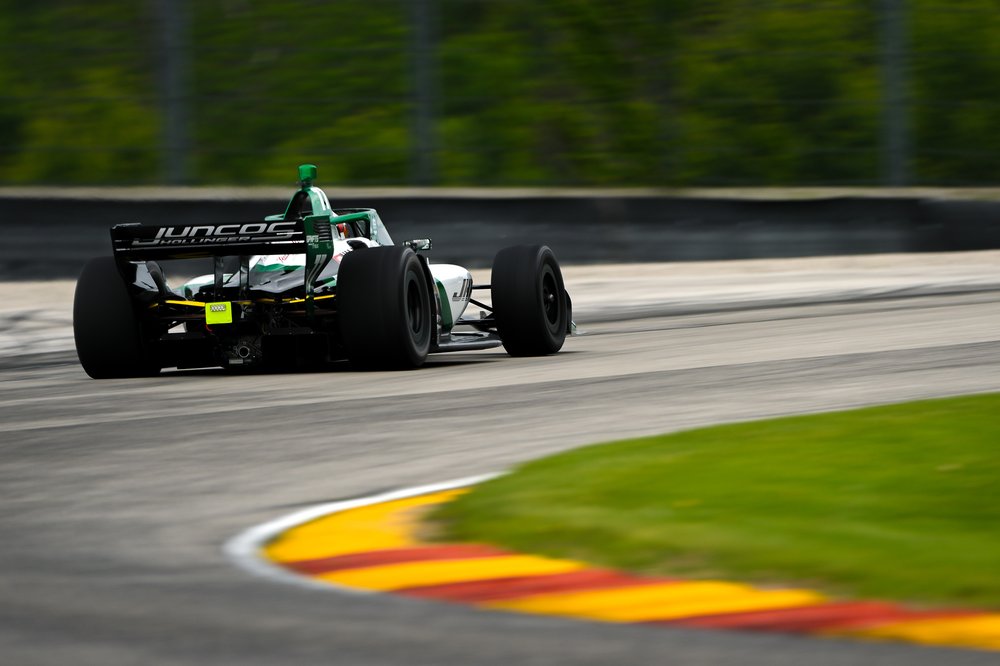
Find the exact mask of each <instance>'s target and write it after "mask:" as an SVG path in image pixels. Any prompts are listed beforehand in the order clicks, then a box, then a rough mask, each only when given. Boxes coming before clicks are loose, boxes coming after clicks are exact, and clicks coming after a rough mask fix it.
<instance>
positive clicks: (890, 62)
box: [880, 0, 910, 187]
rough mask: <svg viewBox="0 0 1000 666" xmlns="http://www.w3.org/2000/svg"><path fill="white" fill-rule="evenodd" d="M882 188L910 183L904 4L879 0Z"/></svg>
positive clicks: (906, 46) (900, 1)
mask: <svg viewBox="0 0 1000 666" xmlns="http://www.w3.org/2000/svg"><path fill="white" fill-rule="evenodd" d="M880 10H881V15H882V16H881V19H882V20H881V24H882V31H881V32H882V34H881V42H882V44H881V46H882V149H881V153H882V158H881V162H882V169H881V170H882V184H883V185H886V186H893V187H900V186H903V185H908V184H909V182H910V174H909V166H910V145H909V143H910V139H909V117H908V116H909V104H908V102H909V95H908V82H907V71H906V70H907V49H908V45H907V30H906V0H881V2H880Z"/></svg>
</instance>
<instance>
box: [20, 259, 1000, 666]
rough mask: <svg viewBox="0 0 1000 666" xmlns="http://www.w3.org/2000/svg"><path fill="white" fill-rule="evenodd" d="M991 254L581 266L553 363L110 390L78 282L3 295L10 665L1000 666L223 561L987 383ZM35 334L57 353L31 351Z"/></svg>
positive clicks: (999, 383) (995, 372) (992, 345)
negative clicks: (650, 437)
mask: <svg viewBox="0 0 1000 666" xmlns="http://www.w3.org/2000/svg"><path fill="white" fill-rule="evenodd" d="M997 258H998V257H997V255H996V254H993V253H975V254H961V255H953V256H945V255H920V256H918V257H907V256H895V255H894V256H891V257H884V258H877V257H852V258H836V259H835V258H830V259H818V260H790V261H787V262H777V263H770V262H759V263H758V262H746V263H739V264H716V265H713V264H705V265H699V266H696V265H693V264H683V265H663V266H653V265H650V266H643V267H642V268H641V269H640V270H635V267H624V268H613V267H604V268H600V269H599V270H595V269H594V268H592V267H568V268H567V270H566V275H567V283H568V285H569V287H570V289H572V290H573V292H574V296H575V298H576V302H577V304H578V306H577V320H578V322H579V324H580V327H581V328H582V329H584V330H585V331H587V334H586V335H583V336H579V337H575V338H572V339H570V340H569V341H567V344H566V346H565V348H564V350H563V352H561V353H559V354H556V355H553V356H549V357H544V358H530V359H518V358H510V357H508V356H507V355H506V354H504V353H503V351H502V350H494V351H488V352H482V353H466V354H456V355H450V356H448V355H442V356H437V357H432V359H431V360H430V362H429V363H428V364H427V366H426V367H424V368H422V369H420V370H417V371H413V372H367V373H364V372H354V371H352V370H351V369H350V368H348V367H346V366H338V367H335V368H333V369H332V370H330V371H325V372H306V373H298V374H248V375H239V374H235V375H234V374H226V373H224V372H222V371H219V370H203V371H187V372H176V371H168V372H164V373H163V374H162V375H161V376H158V377H154V378H147V379H134V380H108V381H94V380H90V379H89V378H87V377H86V375H84V373H83V371H82V369H81V368H80V367H79V365H78V364H77V363H76V359H75V355H74V354H73V352H72V351H71V346H69V345H70V344H71V343H70V338H69V337H68V336H69V319H68V310H67V308H68V305H69V302H70V300H71V295H72V287H73V285H72V284H71V283H66V282H63V283H44V284H39V283H9V284H0V292H2V294H3V298H2V299H0V302H2V303H3V309H2V310H0V321H2V322H3V326H4V332H3V335H4V336H6V337H4V338H3V339H4V340H6V342H5V344H6V345H8V350H9V351H8V352H7V353H6V354H3V355H0V502H2V505H3V508H4V510H3V511H2V512H0V543H2V547H0V572H2V575H0V664H12V665H17V666H20V665H22V664H24V665H45V666H48V665H50V664H51V665H56V664H59V665H62V664H74V665H80V666H119V665H121V666H124V665H132V664H143V665H144V666H145V665H149V666H167V665H170V666H174V665H178V664H184V665H187V664H192V665H193V664H234V665H235V664H239V665H240V666H265V665H272V664H297V665H313V664H317V665H319V664H344V665H345V666H347V665H350V666H355V665H357V666H383V665H386V666H388V665H400V666H403V665H406V666H409V665H428V666H431V665H433V666H451V665H456V666H459V665H462V666H465V665H470V664H471V665H476V666H478V665H483V666H501V665H502V666H509V665H510V664H523V665H528V666H535V665H537V666H542V665H546V666H549V665H554V666H576V665H584V666H591V665H593V666H596V665H602V666H604V665H607V664H647V663H648V664H680V665H688V664H690V665H708V664H713V665H714V664H739V665H741V666H742V665H749V666H765V665H766V666H783V665H793V664H794V665H796V666H799V665H801V664H809V665H810V666H848V665H855V664H865V665H866V666H869V665H872V666H888V665H893V666H895V665H907V666H910V665H916V666H932V665H934V666H936V665H938V664H945V663H946V664H949V665H953V664H954V665H960V666H964V665H973V664H975V665H979V664H983V665H985V664H995V663H996V654H995V653H989V652H980V651H973V650H967V651H964V650H949V649H936V648H926V647H920V646H916V645H907V644H892V643H867V642H851V641H842V640H832V639H809V638H802V637H791V636H782V635H763V634H751V633H741V632H718V631H703V630H684V629H679V628H677V629H668V628H651V627H640V626H618V625H613V624H599V623H589V622H576V621H570V620H565V619H558V618H547V617H538V616H528V615H518V614H508V613H496V612H487V611H481V610H470V609H468V608H466V607H458V606H452V605H449V604H443V603H432V602H425V601H420V600H416V599H406V598H401V597H387V596H356V595H352V596H347V595H342V594H338V593H336V592H332V591H331V592H326V591H317V590H309V589H300V588H297V587H294V586H286V585H282V584H278V583H275V582H273V581H270V580H266V579H262V578H258V577H255V576H252V575H249V574H248V573H247V572H245V571H243V570H241V569H238V568H237V567H235V566H233V564H232V562H231V561H230V560H229V559H227V557H226V556H225V554H224V552H223V545H224V544H225V543H226V541H227V540H229V539H230V538H232V537H233V536H234V535H236V534H238V533H240V532H242V531H243V530H245V529H247V528H248V527H250V526H253V525H257V524H260V523H263V522H265V521H268V520H272V519H274V518H277V517H279V516H283V515H286V514H288V513H290V512H292V511H295V510H296V509H300V508H303V507H308V506H312V505H315V504H320V503H323V502H329V501H332V500H338V499H347V498H354V497H361V496H367V495H371V494H375V493H378V492H381V491H386V490H393V489H399V488H405V487H409V486H415V485H420V484H425V483H433V482H438V481H445V480H448V479H453V478H457V477H465V476H473V475H479V474H485V473H491V472H498V471H502V470H505V469H509V468H511V467H514V466H516V465H518V464H520V463H522V462H524V461H527V460H531V459H535V458H538V457H540V456H544V455H547V454H550V453H554V452H558V451H563V450H567V449H570V448H575V447H579V446H583V445H586V444H591V443H596V442H602V441H609V440H614V439H619V438H623V437H629V436H639V435H647V434H653V433H658V432H667V431H675V430H679V429H684V428H691V427H698V426H702V425H708V424H713V423H719V422H730V421H736V420H747V419H758V418H768V417H772V416H778V415H786V414H799V413H810V412H817V411H827V410H834V409H848V408H853V407H860V406H865V405H872V404H880V403H890V402H900V401H907V400H915V399H922V398H934V397H943V396H950V395H959V394H969V393H979V392H988V391H1000V307H998V300H1000V295H998V292H997V289H996V284H995V278H996V272H997V266H998V263H997ZM602 271H603V272H602ZM616 271H620V272H618V273H616ZM783 299H787V300H783ZM810 301H811V302H810ZM789 303H793V305H789ZM740 304H742V306H740ZM57 311H58V312H62V314H61V315H59V316H60V317H62V319H58V317H56V318H55V319H46V316H43V315H41V314H38V313H39V312H51V313H56V312H57ZM26 313H28V314H26ZM633 316H638V318H631V317H633ZM53 317H55V315H53ZM27 321H30V322H34V324H33V325H35V326H36V328H34V329H32V330H33V331H34V332H33V333H30V334H29V333H25V332H24V330H25V329H24V328H23V326H27V324H25V323H23V322H27ZM18 322H21V323H18ZM18 327H21V328H18ZM15 329H16V331H15ZM10 331H15V332H14V333H11V332H10ZM46 335H51V336H53V337H49V338H48V339H49V340H50V343H49V344H50V345H51V346H50V347H49V349H51V350H52V351H48V352H45V353H28V352H31V351H39V346H33V345H31V344H28V343H30V341H31V340H32V338H33V339H34V340H36V341H37V340H44V339H46ZM12 336H13V337H12ZM12 340H13V342H12ZM60 345H61V346H60ZM844 445H845V446H850V443H849V442H845V443H844ZM567 481H568V482H571V480H567ZM905 565H906V563H901V566H905Z"/></svg>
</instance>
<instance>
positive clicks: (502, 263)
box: [490, 245, 570, 356]
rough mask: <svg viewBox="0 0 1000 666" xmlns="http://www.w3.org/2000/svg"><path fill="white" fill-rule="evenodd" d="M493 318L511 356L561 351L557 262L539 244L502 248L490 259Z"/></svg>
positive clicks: (562, 300) (562, 303)
mask: <svg viewBox="0 0 1000 666" xmlns="http://www.w3.org/2000/svg"><path fill="white" fill-rule="evenodd" d="M490 282H491V291H492V296H493V316H494V317H495V318H496V321H497V330H498V332H499V333H500V339H501V341H502V342H503V346H504V349H506V350H507V353H508V354H510V355H511V356H544V355H546V354H554V353H555V352H557V351H559V350H560V349H562V346H563V342H565V340H566V331H567V330H568V328H569V316H570V315H569V298H568V297H567V295H566V288H565V286H564V284H563V277H562V271H561V270H560V269H559V262H558V261H556V257H555V255H554V254H553V253H552V250H550V249H549V248H548V247H546V246H544V245H517V246H514V247H508V248H504V249H503V250H500V252H498V253H497V256H496V258H495V259H494V260H493V273H492V276H491V279H490Z"/></svg>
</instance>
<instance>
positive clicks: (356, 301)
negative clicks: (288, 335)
mask: <svg viewBox="0 0 1000 666" xmlns="http://www.w3.org/2000/svg"><path fill="white" fill-rule="evenodd" d="M337 309H338V312H339V318H340V334H341V338H342V340H343V343H344V347H345V348H346V351H347V358H348V359H349V360H350V361H351V364H352V365H354V366H356V367H360V368H400V369H402V368H416V367H419V366H421V365H423V363H424V360H425V359H426V358H427V353H428V352H429V351H430V346H431V333H432V331H433V328H434V318H433V316H432V312H433V310H432V309H431V298H430V288H429V285H428V284H427V277H426V275H425V273H424V267H423V266H422V265H421V263H420V259H418V258H417V255H416V254H415V253H414V252H413V250H411V249H410V248H408V247H402V246H391V245H390V246H386V247H372V248H365V249H361V250H354V251H353V252H348V253H347V254H346V255H344V259H343V261H342V262H341V264H340V270H339V271H338V273H337Z"/></svg>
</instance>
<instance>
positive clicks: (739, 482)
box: [434, 394, 1000, 608]
mask: <svg viewBox="0 0 1000 666" xmlns="http://www.w3.org/2000/svg"><path fill="white" fill-rule="evenodd" d="M434 519H435V520H437V521H438V522H439V523H440V525H441V527H442V529H443V534H442V538H447V539H462V540H476V541H486V542H492V543H497V544H502V545H505V546H508V547H511V548H514V549H518V550H523V551H528V552H533V553H544V554H550V555H556V556H565V557H573V558H578V559H582V560H585V561H588V562H591V563H595V564H603V565H610V566H616V567H622V568H626V569H631V570H636V571H643V572H647V573H652V574H666V575H682V576H687V577H726V578H737V579H741V580H746V581H754V582H758V583H763V584H771V583H774V584H797V585H806V586H811V587H814V588H818V589H822V590H825V591H827V592H829V593H832V594H835V595H842V596H851V597H875V598H885V599H897V600H904V601H910V602H915V603H938V604H942V603H943V604H955V605H965V606H979V607H985V608H997V607H1000V394H991V395H981V396H972V397H963V398H957V399H947V400H934V401H926V402H915V403H909V404H903V405H892V406H886V407H877V408H872V409H864V410H859V411H851V412H839V413H831V414H821V415H815V416H804V417H795V418H783V419H778V420H773V421H761V422H753V423H742V424H737V425H727V426H719V427H713V428H706V429H702V430H693V431H689V432H681V433H677V434H672V435H663V436H658V437H649V438H643V439H635V440H628V441H622V442H614V443H610V444H602V445H598V446H591V447H587V448H583V449H579V450H576V451H572V452H569V453H565V454H561V455H557V456H553V457H550V458H546V459H543V460H539V461H536V462H532V463H530V464H527V465H524V466H523V467H521V468H519V469H517V470H515V471H514V473H512V474H509V475H507V476H503V477H500V478H498V479H496V480H493V481H490V482H488V483H485V484H483V485H481V486H479V487H477V488H476V489H475V490H473V491H472V492H471V493H469V494H467V495H465V496H463V497H462V498H460V499H459V500H457V501H456V502H453V503H451V504H448V505H446V506H444V507H442V508H440V509H439V510H438V511H437V512H436V514H435V516H434Z"/></svg>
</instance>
